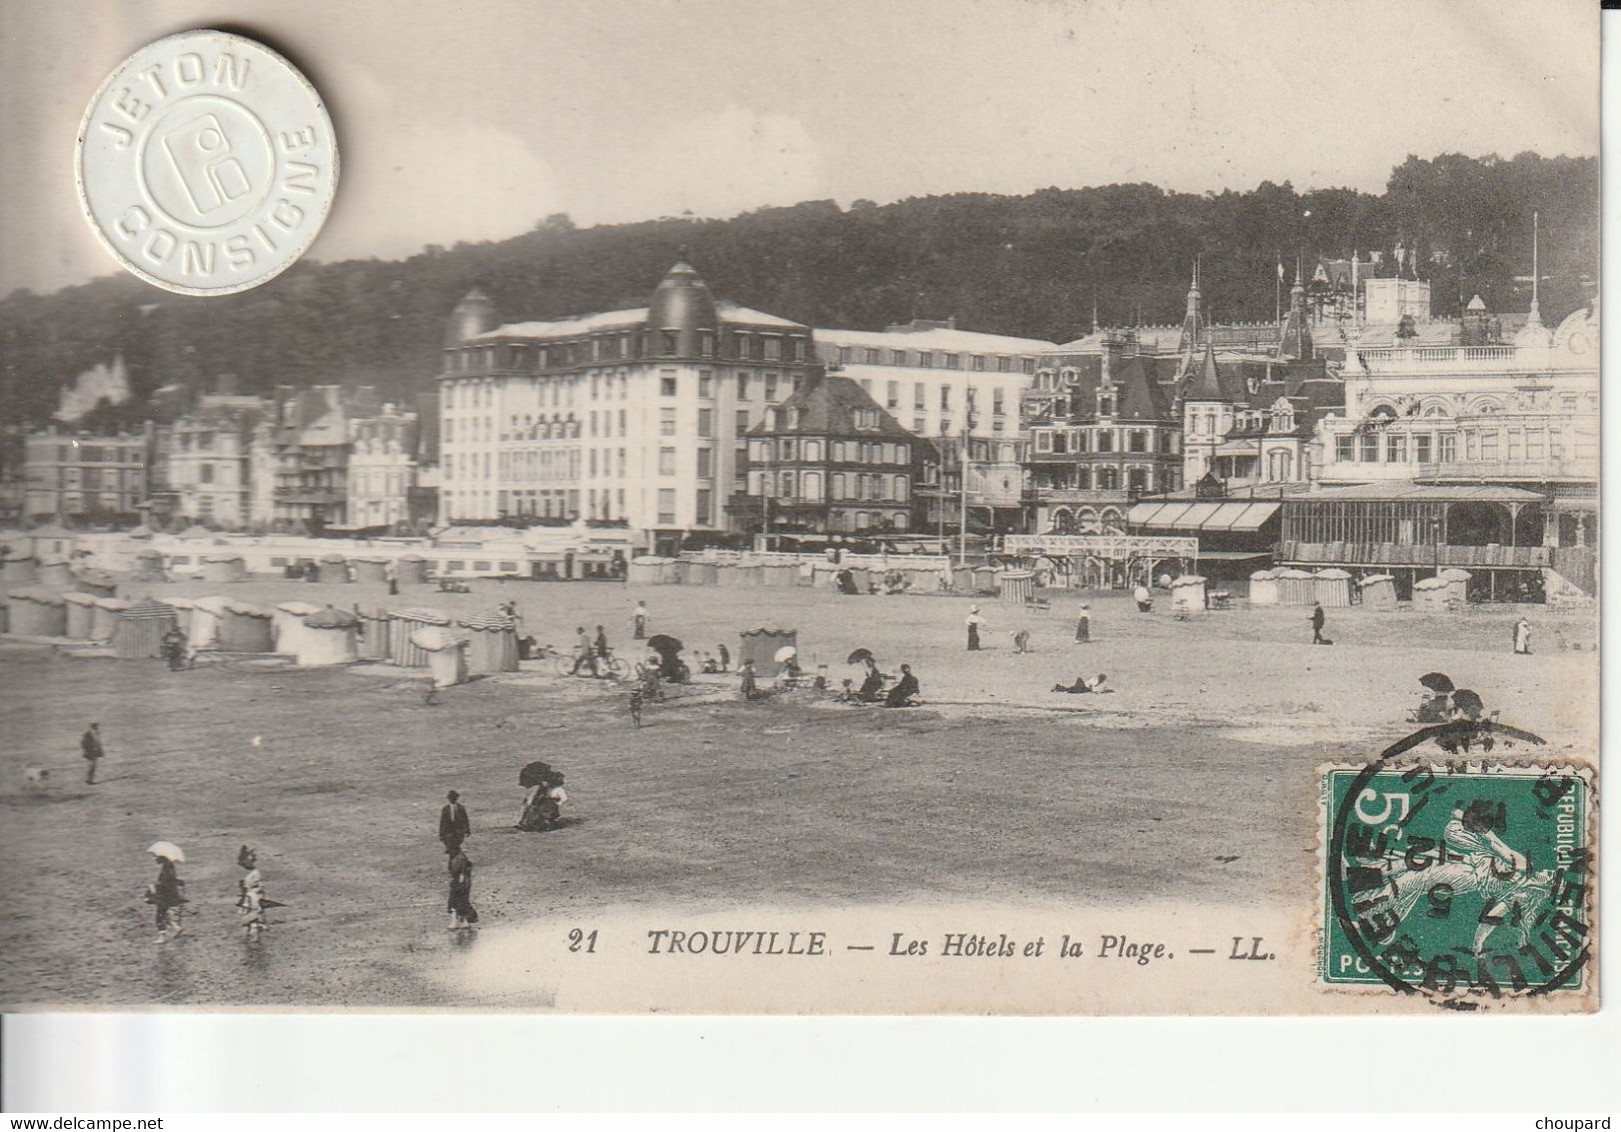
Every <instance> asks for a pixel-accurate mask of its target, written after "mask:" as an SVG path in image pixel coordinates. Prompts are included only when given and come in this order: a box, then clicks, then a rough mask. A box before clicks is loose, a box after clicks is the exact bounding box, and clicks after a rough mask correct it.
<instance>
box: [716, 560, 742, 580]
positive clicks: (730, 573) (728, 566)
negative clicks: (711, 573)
mask: <svg viewBox="0 0 1621 1132" xmlns="http://www.w3.org/2000/svg"><path fill="white" fill-rule="evenodd" d="M715 584H716V585H717V586H737V585H741V584H742V575H740V574H739V573H738V572H737V563H735V562H720V563H717V564H716V566H715Z"/></svg>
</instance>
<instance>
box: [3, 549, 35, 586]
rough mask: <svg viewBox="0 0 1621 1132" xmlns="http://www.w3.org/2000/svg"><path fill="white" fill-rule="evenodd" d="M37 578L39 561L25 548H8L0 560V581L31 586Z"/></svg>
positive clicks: (7, 583)
mask: <svg viewBox="0 0 1621 1132" xmlns="http://www.w3.org/2000/svg"><path fill="white" fill-rule="evenodd" d="M38 580H39V562H38V561H37V560H36V559H35V558H34V556H33V555H32V554H29V553H28V552H27V551H25V550H10V551H7V552H6V556H5V558H4V560H0V582H4V583H5V584H6V585H16V586H31V585H33V584H34V583H35V582H37V581H38Z"/></svg>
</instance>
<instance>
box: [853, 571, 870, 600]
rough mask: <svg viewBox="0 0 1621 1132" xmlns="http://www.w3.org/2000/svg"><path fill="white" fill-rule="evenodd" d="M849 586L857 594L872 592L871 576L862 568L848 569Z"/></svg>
mask: <svg viewBox="0 0 1621 1132" xmlns="http://www.w3.org/2000/svg"><path fill="white" fill-rule="evenodd" d="M849 574H850V584H851V585H852V586H854V587H855V591H856V593H858V594H865V593H871V592H872V574H871V573H870V572H869V571H868V570H867V569H866V568H865V567H863V566H851V567H849Z"/></svg>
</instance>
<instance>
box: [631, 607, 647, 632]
mask: <svg viewBox="0 0 1621 1132" xmlns="http://www.w3.org/2000/svg"><path fill="white" fill-rule="evenodd" d="M630 620H631V624H632V626H634V631H633V632H632V634H631V636H632V638H633V639H635V640H638V641H645V640H647V602H645V601H638V602H637V603H636V609H635V610H634V611H633V612H632V613H631V615H630Z"/></svg>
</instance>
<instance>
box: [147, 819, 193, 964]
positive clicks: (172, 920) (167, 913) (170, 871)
mask: <svg viewBox="0 0 1621 1132" xmlns="http://www.w3.org/2000/svg"><path fill="white" fill-rule="evenodd" d="M152 848H153V849H154V850H158V849H167V850H168V853H167V854H164V853H158V852H154V853H153V854H152V855H153V856H154V857H156V858H157V862H158V879H157V882H156V883H155V884H153V885H152V887H151V888H149V889H147V890H146V898H147V901H148V902H149V903H150V904H151V905H152V914H153V918H154V919H155V921H156V923H157V928H158V938H157V942H158V943H168V942H169V941H170V940H171V939H174V938H176V937H177V936H179V935H180V933H181V932H183V931H185V930H186V929H185V928H183V927H181V925H180V908H181V905H183V904H185V903H186V896H185V893H184V892H183V891H182V890H183V889H184V888H185V887H186V882H185V881H183V880H181V879H180V874H179V873H178V872H176V870H175V862H174V860H173V854H175V853H177V852H178V851H177V850H175V849H173V848H172V847H171V846H168V844H167V843H166V842H161V841H160V842H159V843H158V844H157V845H154V846H153V847H152Z"/></svg>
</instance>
